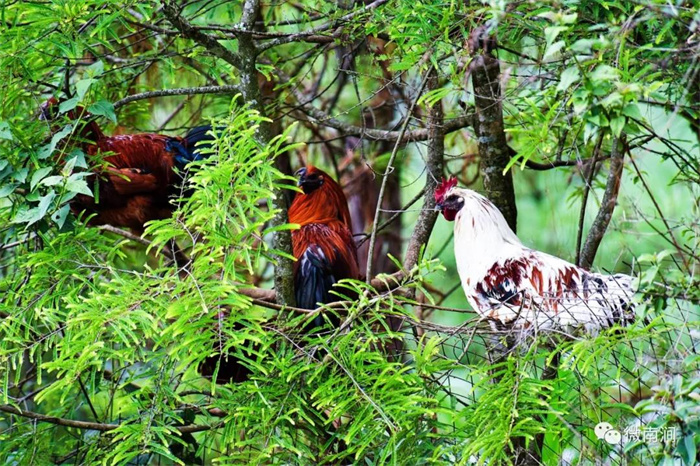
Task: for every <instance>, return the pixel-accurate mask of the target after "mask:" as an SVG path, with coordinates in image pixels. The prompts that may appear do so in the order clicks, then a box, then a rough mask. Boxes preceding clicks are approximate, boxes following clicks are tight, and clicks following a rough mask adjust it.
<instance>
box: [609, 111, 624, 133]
mask: <svg viewBox="0 0 700 466" xmlns="http://www.w3.org/2000/svg"><path fill="white" fill-rule="evenodd" d="M626 121H627V119H626V118H625V117H623V116H616V117H615V118H612V119H611V120H610V129H611V130H612V132H613V134H614V135H615V136H620V134H622V130H623V128H624V127H625V123H626Z"/></svg>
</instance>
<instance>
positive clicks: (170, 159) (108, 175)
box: [41, 98, 212, 232]
mask: <svg viewBox="0 0 700 466" xmlns="http://www.w3.org/2000/svg"><path fill="white" fill-rule="evenodd" d="M57 109H58V101H57V100H56V99H55V98H51V99H50V100H49V101H47V102H46V103H45V104H43V105H42V107H41V118H42V119H45V120H48V121H55V120H56V117H57V113H58V112H57ZM66 116H67V118H69V119H71V120H81V121H80V122H79V123H78V124H79V125H81V126H79V129H78V130H77V139H78V141H79V145H80V147H81V148H82V149H83V151H84V152H85V154H86V155H87V156H88V157H89V158H91V159H92V161H93V162H94V161H95V159H96V158H97V157H98V156H99V155H100V154H105V155H104V157H102V160H103V161H104V162H106V163H107V164H108V166H107V168H105V169H102V170H100V171H99V172H97V173H96V174H95V176H96V177H97V179H98V184H99V192H98V193H95V194H96V196H95V197H94V198H92V197H90V196H85V195H79V196H77V197H76V198H75V199H74V200H73V201H72V203H71V207H72V209H73V211H74V212H76V213H79V212H82V211H85V212H87V213H89V214H95V215H94V216H93V217H91V219H90V223H91V224H93V225H103V224H110V225H114V226H120V227H127V228H131V229H133V230H135V231H137V232H141V231H143V225H144V223H146V222H148V221H150V220H157V219H163V218H167V217H169V216H170V215H171V214H172V212H173V209H174V207H173V205H172V204H171V202H170V198H171V197H172V196H173V195H174V194H176V186H177V185H179V184H180V183H181V181H182V173H184V172H185V170H186V166H187V164H188V163H190V162H192V161H194V160H198V159H200V158H201V155H200V153H199V152H198V151H197V150H196V149H195V144H196V143H197V142H199V141H205V140H211V139H212V137H211V136H210V135H209V130H211V127H210V126H200V127H197V128H194V129H192V130H190V131H189V132H188V133H187V135H186V136H185V137H184V138H180V137H173V136H165V135H162V134H149V133H143V134H128V135H120V136H106V135H105V134H104V133H103V132H102V130H101V129H100V127H99V125H98V124H97V122H96V121H94V120H93V119H92V118H91V116H90V114H88V113H87V112H85V111H84V110H83V109H82V108H80V107H78V108H76V109H75V110H72V111H69V112H67V114H66ZM176 170H177V171H176ZM92 181H94V180H90V182H91V184H92Z"/></svg>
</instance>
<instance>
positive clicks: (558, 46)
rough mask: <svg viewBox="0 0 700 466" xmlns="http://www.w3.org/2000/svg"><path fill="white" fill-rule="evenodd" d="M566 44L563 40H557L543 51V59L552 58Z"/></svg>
mask: <svg viewBox="0 0 700 466" xmlns="http://www.w3.org/2000/svg"><path fill="white" fill-rule="evenodd" d="M565 45H566V42H564V41H563V40H560V41H557V42H555V43H553V44H552V45H550V46H549V47H547V50H546V51H545V52H544V56H543V57H542V60H543V61H547V60H549V59H550V58H554V56H555V55H557V54H558V53H559V51H560V50H561V49H562V48H563V47H564V46H565Z"/></svg>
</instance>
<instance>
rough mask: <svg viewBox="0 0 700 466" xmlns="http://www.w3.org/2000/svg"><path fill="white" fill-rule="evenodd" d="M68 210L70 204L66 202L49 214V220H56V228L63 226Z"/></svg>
mask: <svg viewBox="0 0 700 466" xmlns="http://www.w3.org/2000/svg"><path fill="white" fill-rule="evenodd" d="M68 212H70V205H68V204H66V205H64V206H63V207H61V208H60V209H58V210H57V211H56V212H54V213H53V215H52V216H51V220H53V221H54V222H56V225H58V228H63V225H64V224H65V223H66V217H68Z"/></svg>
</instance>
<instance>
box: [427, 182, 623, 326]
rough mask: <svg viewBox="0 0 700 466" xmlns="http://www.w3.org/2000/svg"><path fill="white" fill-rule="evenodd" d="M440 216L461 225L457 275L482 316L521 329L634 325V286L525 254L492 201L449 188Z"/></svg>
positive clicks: (443, 190)
mask: <svg viewBox="0 0 700 466" xmlns="http://www.w3.org/2000/svg"><path fill="white" fill-rule="evenodd" d="M435 200H436V201H437V206H438V209H440V210H441V211H442V214H443V215H444V216H445V219H447V220H448V221H454V222H455V227H454V245H455V259H456V261H457V271H458V272H459V277H460V279H461V281H462V288H463V289H464V293H465V294H466V296H467V299H468V300H469V303H470V304H471V305H472V307H473V308H474V310H476V312H477V313H478V314H479V315H480V316H482V317H484V318H487V319H489V320H491V321H495V323H499V322H500V323H501V324H504V325H507V326H509V327H515V328H521V329H531V330H536V329H564V328H577V327H578V328H580V327H584V328H585V329H586V330H588V331H595V330H599V329H602V328H607V327H611V326H613V325H614V324H616V323H619V324H623V325H624V324H626V323H628V322H631V321H632V320H633V318H634V312H633V305H632V303H631V299H632V296H633V294H634V288H633V285H632V283H633V281H634V278H633V277H630V276H629V275H623V274H618V275H602V274H598V273H592V272H589V271H587V270H584V269H582V268H581V267H578V266H576V265H573V264H570V263H569V262H566V261H564V260H562V259H559V258H558V257H554V256H550V255H549V254H546V253H543V252H540V251H535V250H533V249H530V248H527V247H525V246H523V244H522V243H521V242H520V240H519V239H518V237H517V236H515V233H514V232H513V230H511V229H510V227H509V226H508V223H507V222H506V220H505V218H504V217H503V214H501V212H500V211H499V210H498V208H497V207H496V206H495V205H494V204H493V203H491V201H489V200H488V199H486V198H485V197H484V196H482V195H480V194H478V193H476V192H474V191H471V190H469V189H462V188H458V187H457V180H456V179H455V178H454V177H453V178H451V179H450V180H443V181H442V183H441V184H440V186H439V187H438V189H437V190H436V192H435Z"/></svg>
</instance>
